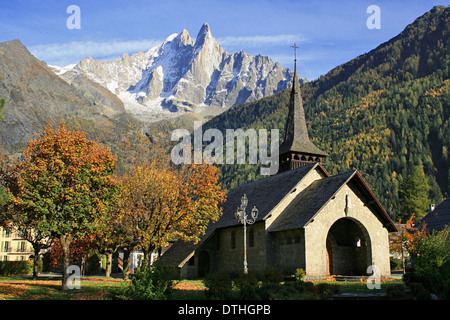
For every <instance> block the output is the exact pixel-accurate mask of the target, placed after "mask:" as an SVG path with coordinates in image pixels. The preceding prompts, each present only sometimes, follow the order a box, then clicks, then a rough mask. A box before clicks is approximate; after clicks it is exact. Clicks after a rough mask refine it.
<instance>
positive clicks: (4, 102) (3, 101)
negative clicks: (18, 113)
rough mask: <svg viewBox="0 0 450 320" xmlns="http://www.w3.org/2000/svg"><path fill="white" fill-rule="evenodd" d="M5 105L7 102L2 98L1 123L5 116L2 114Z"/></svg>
mask: <svg viewBox="0 0 450 320" xmlns="http://www.w3.org/2000/svg"><path fill="white" fill-rule="evenodd" d="M5 105H6V100H5V98H1V99H0V121H2V120H3V114H2V112H3V108H4V107H5Z"/></svg>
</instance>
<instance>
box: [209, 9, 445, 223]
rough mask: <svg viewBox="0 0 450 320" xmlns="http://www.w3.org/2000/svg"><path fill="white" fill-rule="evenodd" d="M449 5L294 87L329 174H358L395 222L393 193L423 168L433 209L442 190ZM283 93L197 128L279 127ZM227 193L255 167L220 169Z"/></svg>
mask: <svg viewBox="0 0 450 320" xmlns="http://www.w3.org/2000/svg"><path fill="white" fill-rule="evenodd" d="M449 17H450V7H449V6H447V7H435V8H433V9H432V10H430V11H429V12H427V13H425V14H424V15H423V16H421V17H419V18H417V19H416V20H415V21H414V22H413V23H411V24H410V25H408V26H407V27H406V28H405V29H404V31H402V32H401V33H400V34H399V35H397V36H396V37H394V38H392V39H391V40H389V41H387V42H385V43H383V44H380V45H379V46H377V48H375V49H373V50H371V51H370V52H368V53H366V54H363V55H360V56H358V57H356V58H355V59H352V60H351V61H349V62H347V63H344V64H342V65H340V66H338V67H336V68H334V69H332V70H330V71H329V72H328V73H327V74H326V75H323V76H321V77H320V78H319V79H317V80H315V81H312V82H307V83H305V84H303V86H302V87H301V92H302V97H303V101H304V109H305V118H306V121H307V126H308V132H309V135H310V138H311V140H312V141H313V143H314V144H316V145H317V146H318V147H319V148H320V149H321V150H324V151H325V152H327V153H328V154H329V155H330V156H329V157H328V158H327V159H326V168H327V170H328V171H329V172H330V173H331V174H337V173H339V172H346V171H349V170H354V169H357V170H359V171H360V172H361V173H362V175H363V177H364V179H365V180H366V181H367V182H368V184H369V185H370V186H371V188H372V190H374V192H375V194H376V195H377V197H378V199H380V201H381V202H382V204H383V206H384V207H385V208H386V209H387V211H388V212H390V213H391V214H392V215H393V217H395V214H396V212H398V191H399V189H400V188H401V184H402V181H403V179H404V178H405V177H407V176H408V175H410V174H411V173H412V171H413V168H414V166H416V165H421V166H423V169H424V172H425V173H426V176H427V178H428V180H429V184H430V186H431V191H430V200H431V201H435V202H436V203H439V202H440V201H442V197H443V196H445V197H448V195H449V194H450V189H449V178H450V170H449V159H450V157H449V154H448V150H449V148H450V129H449V121H450V120H449V117H450V114H449V111H450V105H449V98H450V79H449V65H448V61H450V52H449V51H448V48H449V47H450V37H449V35H450V30H449V29H450V27H449V26H450V21H449V20H450V18H449ZM288 101H289V90H285V91H282V92H279V93H276V94H274V95H272V96H270V97H266V98H263V99H260V100H258V101H254V102H250V103H247V104H244V105H240V106H236V107H234V108H232V109H229V110H227V111H225V112H224V113H222V114H220V115H218V116H216V117H214V118H213V119H211V120H210V121H208V122H207V123H206V124H204V125H203V129H204V130H207V129H209V128H216V129H219V130H222V131H223V132H225V130H226V129H237V128H242V129H244V130H245V129H247V128H254V129H260V128H265V129H270V130H271V129H279V131H280V139H281V141H283V138H284V125H285V123H286V116H287V111H288ZM221 171H222V178H221V179H222V180H221V181H222V183H223V185H224V187H225V188H227V189H229V188H232V187H234V186H237V185H240V184H243V183H246V182H249V181H252V180H255V179H258V178H260V177H259V176H258V172H259V167H258V166H251V165H223V166H221Z"/></svg>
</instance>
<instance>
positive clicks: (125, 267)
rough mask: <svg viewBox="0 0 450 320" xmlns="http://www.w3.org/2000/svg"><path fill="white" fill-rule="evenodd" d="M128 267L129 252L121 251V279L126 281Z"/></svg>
mask: <svg viewBox="0 0 450 320" xmlns="http://www.w3.org/2000/svg"><path fill="white" fill-rule="evenodd" d="M129 266H130V251H128V250H127V249H124V250H123V264H122V278H123V280H128V268H129Z"/></svg>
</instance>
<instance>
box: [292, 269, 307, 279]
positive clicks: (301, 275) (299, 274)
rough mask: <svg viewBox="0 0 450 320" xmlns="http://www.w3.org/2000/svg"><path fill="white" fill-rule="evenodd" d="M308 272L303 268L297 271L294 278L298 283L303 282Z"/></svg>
mask: <svg viewBox="0 0 450 320" xmlns="http://www.w3.org/2000/svg"><path fill="white" fill-rule="evenodd" d="M305 276H306V272H305V270H304V269H302V268H297V269H295V273H294V278H295V280H297V281H303V280H304V279H305Z"/></svg>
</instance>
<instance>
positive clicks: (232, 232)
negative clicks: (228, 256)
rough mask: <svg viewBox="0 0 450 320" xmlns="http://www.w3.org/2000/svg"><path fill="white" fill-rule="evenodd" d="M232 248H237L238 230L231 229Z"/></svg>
mask: <svg viewBox="0 0 450 320" xmlns="http://www.w3.org/2000/svg"><path fill="white" fill-rule="evenodd" d="M231 249H236V231H234V230H233V231H231Z"/></svg>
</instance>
